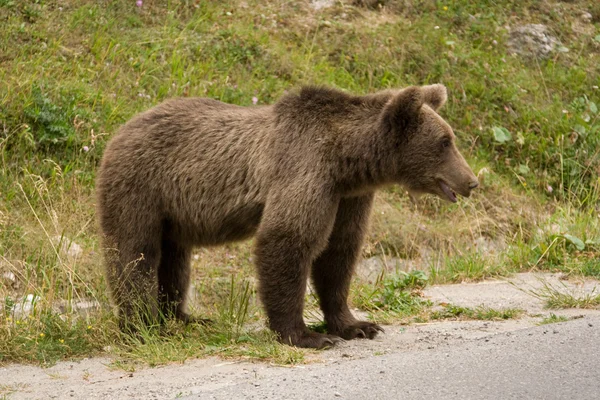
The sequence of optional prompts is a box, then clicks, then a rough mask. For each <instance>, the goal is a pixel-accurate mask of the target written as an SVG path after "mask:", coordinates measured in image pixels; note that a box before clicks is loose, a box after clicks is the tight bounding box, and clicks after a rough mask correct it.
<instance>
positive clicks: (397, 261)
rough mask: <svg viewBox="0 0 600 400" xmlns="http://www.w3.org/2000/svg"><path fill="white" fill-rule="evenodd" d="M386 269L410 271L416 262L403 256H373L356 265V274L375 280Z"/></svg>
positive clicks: (390, 270) (362, 277)
mask: <svg viewBox="0 0 600 400" xmlns="http://www.w3.org/2000/svg"><path fill="white" fill-rule="evenodd" d="M384 269H385V271H386V273H395V272H396V271H397V270H402V271H409V270H412V269H415V262H414V261H412V260H405V259H402V258H397V257H391V258H385V263H384V259H383V258H382V257H371V258H367V259H364V260H362V261H361V262H359V263H358V264H357V265H356V275H357V276H358V277H359V278H360V279H362V280H364V281H366V282H371V283H372V282H375V281H376V280H377V277H378V276H379V275H380V274H381V271H383V270H384Z"/></svg>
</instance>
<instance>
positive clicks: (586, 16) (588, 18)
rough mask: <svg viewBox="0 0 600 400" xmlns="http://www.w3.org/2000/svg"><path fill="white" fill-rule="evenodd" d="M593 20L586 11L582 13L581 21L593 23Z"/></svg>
mask: <svg viewBox="0 0 600 400" xmlns="http://www.w3.org/2000/svg"><path fill="white" fill-rule="evenodd" d="M592 18H593V16H592V14H591V13H589V12H587V11H584V12H582V13H581V20H582V21H583V22H588V23H589V22H592Z"/></svg>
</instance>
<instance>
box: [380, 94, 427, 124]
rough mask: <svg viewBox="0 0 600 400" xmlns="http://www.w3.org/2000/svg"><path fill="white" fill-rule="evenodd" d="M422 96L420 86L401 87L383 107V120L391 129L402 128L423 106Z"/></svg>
mask: <svg viewBox="0 0 600 400" xmlns="http://www.w3.org/2000/svg"><path fill="white" fill-rule="evenodd" d="M423 102H424V98H423V92H422V90H421V88H420V87H416V86H410V87H407V88H406V89H402V90H401V91H400V92H399V93H398V94H397V95H395V96H394V97H393V98H392V99H391V100H390V101H389V102H388V103H387V104H386V105H385V107H384V109H383V121H384V123H385V124H387V125H388V128H390V129H391V130H395V129H398V128H399V129H400V130H404V129H405V128H406V127H407V126H408V125H409V124H410V123H411V122H412V121H414V120H415V119H416V118H417V116H418V114H419V110H420V109H421V107H422V106H423Z"/></svg>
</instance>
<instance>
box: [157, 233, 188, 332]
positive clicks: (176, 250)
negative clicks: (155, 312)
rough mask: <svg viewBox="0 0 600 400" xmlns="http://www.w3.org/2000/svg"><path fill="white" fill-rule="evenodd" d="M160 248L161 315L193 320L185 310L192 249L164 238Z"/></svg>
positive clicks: (185, 320) (159, 285)
mask: <svg viewBox="0 0 600 400" xmlns="http://www.w3.org/2000/svg"><path fill="white" fill-rule="evenodd" d="M161 249H162V251H161V260H160V266H159V268H158V288H159V289H158V290H159V304H160V310H161V312H162V314H163V317H165V318H177V319H179V320H181V321H184V322H193V321H192V320H191V318H190V316H189V314H188V313H187V311H186V297H187V291H188V289H189V285H190V267H191V266H190V263H191V252H192V249H191V247H188V246H185V245H182V244H180V243H178V242H176V241H175V240H172V239H166V238H163V240H162V244H161Z"/></svg>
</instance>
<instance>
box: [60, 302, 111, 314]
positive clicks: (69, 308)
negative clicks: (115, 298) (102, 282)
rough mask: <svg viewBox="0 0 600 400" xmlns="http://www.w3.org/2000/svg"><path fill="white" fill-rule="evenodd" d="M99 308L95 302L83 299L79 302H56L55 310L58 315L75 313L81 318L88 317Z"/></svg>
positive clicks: (98, 304)
mask: <svg viewBox="0 0 600 400" xmlns="http://www.w3.org/2000/svg"><path fill="white" fill-rule="evenodd" d="M99 308H100V303H98V302H97V301H96V300H89V299H87V300H86V299H84V300H80V301H68V300H62V301H60V302H58V304H57V306H56V307H55V310H56V311H57V312H58V313H59V314H66V313H70V314H74V313H77V314H79V315H80V316H82V317H85V316H88V315H89V314H91V313H92V312H94V311H96V310H98V309H99Z"/></svg>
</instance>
